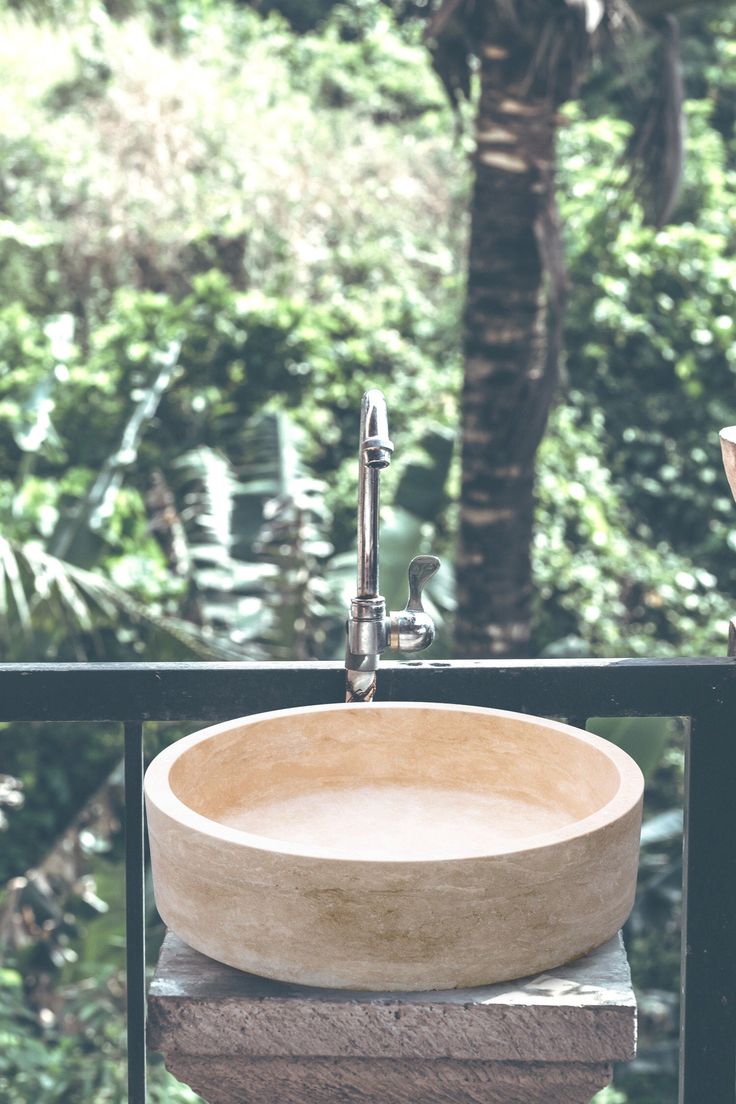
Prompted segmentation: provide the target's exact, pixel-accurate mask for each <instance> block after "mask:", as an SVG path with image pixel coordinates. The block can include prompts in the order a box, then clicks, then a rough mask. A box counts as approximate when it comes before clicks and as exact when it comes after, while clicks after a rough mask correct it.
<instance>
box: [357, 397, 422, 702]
mask: <svg viewBox="0 0 736 1104" xmlns="http://www.w3.org/2000/svg"><path fill="white" fill-rule="evenodd" d="M393 451H394V446H393V442H392V441H391V440H390V438H389V435H388V415H387V413H386V400H385V399H384V397H383V395H382V394H381V392H380V391H375V390H372V391H366V393H365V395H364V396H363V402H362V404H361V409H360V447H359V449H358V593H357V595H356V596H355V598H353V600H352V601H351V603H350V614H349V617H348V622H347V637H348V639H347V649H346V652H345V668H346V693H345V700H346V701H371V700H372V698H373V695H374V694H375V691H376V671H377V669H378V660H379V658H380V655H381V652H384V651H385V650H386V649H387V648H396V649H397V650H398V651H402V652H420V651H422V650H423V649H424V648H428V647H429V646H430V644H431V643H432V641H433V640H434V623H433V621H432V618H431V617H430V616H429V614H428V613H426V612H425V610H424V608H423V606H422V590H423V589H424V586H425V584H426V583H427V582H428V581H429V579H431V578H432V576H433V575H434V573H435V571H436V570H437V568H438V567H439V566H440V561H439V560H438V559H437V557H436V556H415V557H414V559H413V560H412V561H411V563H410V564H409V598H408V600H407V603H406V606H405V608H404V609H403V610H398V611H396V610H395V611H392V612H391V613H390V614H387V613H386V601H385V599H384V598H383V597H382V596H381V595H380V594H379V591H378V530H379V481H380V474H381V469H382V468H387V467H388V466H389V464H390V463H391V454H392V452H393Z"/></svg>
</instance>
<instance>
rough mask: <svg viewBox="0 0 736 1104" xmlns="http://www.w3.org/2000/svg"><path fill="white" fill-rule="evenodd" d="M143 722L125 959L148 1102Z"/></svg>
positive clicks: (133, 758) (131, 804) (140, 1094)
mask: <svg viewBox="0 0 736 1104" xmlns="http://www.w3.org/2000/svg"><path fill="white" fill-rule="evenodd" d="M143 833H144V826H143V725H142V724H141V722H140V721H134V722H133V721H132V722H126V724H125V962H126V979H127V1008H128V1017H127V1019H128V1104H145V1101H146V915H145V869H144V849H143V848H144V842H143Z"/></svg>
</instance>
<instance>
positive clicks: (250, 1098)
mask: <svg viewBox="0 0 736 1104" xmlns="http://www.w3.org/2000/svg"><path fill="white" fill-rule="evenodd" d="M148 1009H149V1011H148V1017H149V1018H148V1043H149V1046H150V1047H151V1048H152V1049H153V1050H160V1051H162V1052H163V1054H164V1057H165V1060H166V1066H167V1068H168V1069H169V1070H170V1071H171V1072H172V1073H173V1074H174V1076H175V1077H177V1078H178V1079H179V1080H180V1081H184V1082H185V1083H186V1084H188V1085H190V1086H191V1087H192V1088H193V1089H194V1090H195V1091H196V1092H198V1093H199V1094H200V1096H202V1097H203V1098H204V1099H205V1100H206V1101H207V1102H208V1104H343V1102H344V1104H588V1102H589V1101H590V1098H591V1097H592V1096H593V1095H594V1093H596V1092H597V1091H598V1090H599V1089H601V1088H603V1087H604V1086H605V1085H607V1084H608V1082H609V1081H610V1077H611V1069H612V1063H613V1062H614V1061H626V1060H628V1059H630V1058H633V1056H634V1052H635V1045H636V1004H635V1001H634V994H633V992H632V989H631V979H630V975H629V969H628V963H627V961H626V953H625V951H624V947H623V943H622V940H621V937H620V935H619V936H616V937H615V938H614V939H612V940H610V941H609V942H608V943H606V944H605V946H603V947H601V948H600V949H599V950H597V951H594V952H592V953H591V954H589V955H586V956H585V957H584V958H581V959H578V960H577V961H576V962H573V963H571V964H570V965H569V966H562V967H559V968H558V969H555V970H551V971H550V972H549V973H547V974H543V975H541V976H537V977H533V978H525V979H523V980H521V981H514V982H504V983H503V984H501V985H491V986H483V987H479V988H474V989H450V990H442V991H436V992H425V993H373V992H370V993H367V992H357V991H348V990H333V989H314V988H309V987H306V986H299V985H289V984H284V983H281V982H277V981H269V980H267V979H265V978H260V977H256V976H254V975H253V974H246V973H242V972H240V971H238V970H233V969H231V968H230V967H228V966H222V965H221V964H220V963H218V962H214V961H213V960H212V959H209V958H206V957H205V956H204V955H202V954H199V953H198V952H197V951H194V950H192V949H191V948H190V947H188V946H187V945H186V944H184V943H182V942H181V940H179V939H178V938H177V937H176V936H175V935H173V933H171V932H169V933H168V934H167V936H166V939H165V941H164V944H163V947H162V949H161V955H160V957H159V962H158V966H157V969H156V975H155V977H154V979H153V982H152V984H151V989H150V993H149V1002H148Z"/></svg>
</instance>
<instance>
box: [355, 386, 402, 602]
mask: <svg viewBox="0 0 736 1104" xmlns="http://www.w3.org/2000/svg"><path fill="white" fill-rule="evenodd" d="M393 450H394V446H393V442H392V441H391V439H390V438H389V435H388V414H387V412H386V400H385V399H384V397H383V394H382V393H381V392H380V391H377V390H371V391H366V393H365V395H364V396H363V402H362V403H361V408H360V448H359V452H358V465H359V474H358V591H357V596H358V598H377V597H378V594H379V590H378V532H379V504H380V490H379V481H380V473H381V470H382V469H383V468H387V467H388V466H389V464H390V463H391V453H392V452H393Z"/></svg>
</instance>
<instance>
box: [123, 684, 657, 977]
mask: <svg viewBox="0 0 736 1104" xmlns="http://www.w3.org/2000/svg"><path fill="white" fill-rule="evenodd" d="M145 788H146V806H147V813H148V825H149V836H150V842H151V857H152V864H153V877H154V888H155V894H156V903H157V905H158V909H159V912H160V913H161V916H162V917H163V919H164V921H165V922H166V924H167V925H168V926H169V928H171V929H172V930H173V931H174V932H176V934H177V935H179V936H180V937H181V938H182V939H183V940H184V941H185V942H187V943H189V944H190V946H192V947H194V948H195V949H196V950H198V951H201V952H203V953H204V954H206V955H209V956H210V957H211V958H214V959H216V960H218V961H220V962H224V963H226V964H227V965H230V966H234V967H237V968H238V969H241V970H247V971H249V972H252V973H255V974H260V975H262V976H264V977H270V978H276V979H279V980H281V981H287V982H295V983H299V984H303V985H316V986H326V987H329V988H349V989H372V990H426V989H451V988H457V987H466V986H474V985H485V984H491V983H493V982H497V981H505V980H508V979H511V978H518V977H524V976H526V975H528V974H533V973H539V972H541V971H544V970H549V969H551V968H553V967H555V966H559V965H561V964H563V963H565V962H568V961H570V960H572V959H574V958H577V957H579V956H580V955H583V954H585V953H586V952H588V951H590V950H592V949H593V948H594V947H597V946H599V945H600V944H602V943H604V942H605V941H606V940H607V939H608V938H610V936H612V935H613V934H614V933H615V932H616V931H617V930H618V929H619V928H620V927H621V925H622V924H623V922H624V921H625V920H626V918H627V916H628V914H629V911H630V909H631V905H632V903H633V898H634V890H635V883H636V871H637V864H638V850H639V829H640V823H641V805H642V794H643V779H642V775H641V772H640V771H639V768H638V767H637V765H636V763H635V762H634V761H633V760H632V759H631V758H630V757H629V756H628V755H626V754H625V752H623V751H621V750H620V749H619V748H617V747H616V746H615V745H613V744H610V743H608V742H607V741H605V740H602V739H600V738H599V737H597V736H593V735H591V734H590V733H587V732H583V731H581V730H579V729H575V728H571V727H570V726H568V725H564V724H559V723H557V722H555V721H548V720H544V719H542V718H539V717H530V716H526V715H523V714H519V713H509V712H505V711H502V710H497V709H481V708H475V707H469V706H461V705H437V704H429V703H427V704H425V703H415V702H391V703H372V704H359V705H325V706H312V707H307V708H302V709H285V710H279V711H276V712H271V713H263V714H258V715H255V716H250V717H245V718H241V719H239V720H233V721H228V722H226V723H225V724H219V725H214V726H212V727H210V728H206V729H204V730H202V731H201V732H195V733H193V734H192V735H191V736H187V737H185V738H184V739H182V740H179V741H178V742H177V743H175V744H173V745H172V746H171V747H169V748H167V749H166V750H164V751H162V752H161V754H160V755H158V756H157V757H156V759H154V761H153V762H152V763H151V765H150V767H149V768H148V771H147V773H146V781H145Z"/></svg>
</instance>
